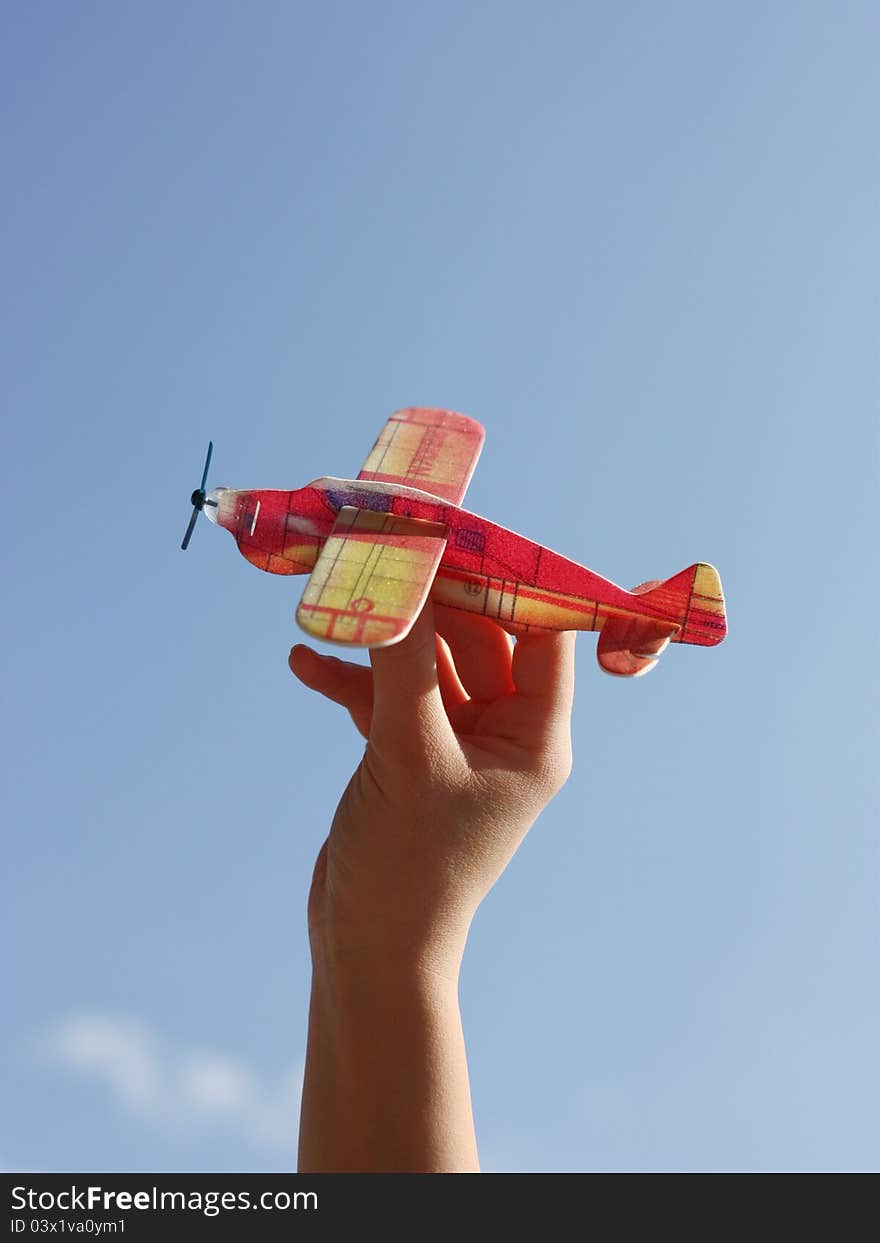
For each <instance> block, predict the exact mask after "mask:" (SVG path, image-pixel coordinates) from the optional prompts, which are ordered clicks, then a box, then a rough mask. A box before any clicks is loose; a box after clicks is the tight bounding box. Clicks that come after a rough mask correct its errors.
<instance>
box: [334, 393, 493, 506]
mask: <svg viewBox="0 0 880 1243" xmlns="http://www.w3.org/2000/svg"><path fill="white" fill-rule="evenodd" d="M485 435H486V433H485V431H484V430H483V428H482V426H481V425H480V424H479V423H478V422H477V421H476V419H469V418H468V417H467V415H464V414H454V413H453V412H452V411H451V410H428V409H426V408H424V407H421V406H412V407H410V408H409V409H407V410H398V411H397V412H396V413H395V414H392V416H391V418H390V419H389V420H388V422H387V423H386V424H385V426H384V427H383V428H382V431H381V432H380V434H379V439H378V440H377V441H376V443H375V445H374V446H373V449H372V451H371V453H370V456H369V457H368V458H367V460H366V462H364V468H363V470H362V471H361V473H360V474H359V475H358V479H373V480H378V481H380V482H382V483H403V484H406V485H407V486H408V487H410V488H421V489H422V491H423V492H430V493H431V494H432V495H433V496H439V497H441V498H442V499H443V500H445V501H452V503H453V504H454V505H460V504H461V502H462V501H463V500H464V494H465V492H466V490H467V486H468V482H469V481H470V477H471V475H472V474H473V473H474V467H475V466H476V464H477V458H478V457H479V456H480V450H481V449H482V447H483V439H484V437H485Z"/></svg>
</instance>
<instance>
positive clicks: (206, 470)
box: [199, 440, 214, 492]
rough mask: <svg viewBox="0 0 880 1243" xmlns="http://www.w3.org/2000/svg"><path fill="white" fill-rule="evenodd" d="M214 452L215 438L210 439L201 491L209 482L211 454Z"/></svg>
mask: <svg viewBox="0 0 880 1243" xmlns="http://www.w3.org/2000/svg"><path fill="white" fill-rule="evenodd" d="M213 452H214V442H213V440H209V441H208V456H207V457H206V458H205V469H204V470H203V471H202V482H201V486H200V487H199V491H200V492H204V490H205V484H206V483H207V482H208V471H209V469H210V467H211V454H212V453H213Z"/></svg>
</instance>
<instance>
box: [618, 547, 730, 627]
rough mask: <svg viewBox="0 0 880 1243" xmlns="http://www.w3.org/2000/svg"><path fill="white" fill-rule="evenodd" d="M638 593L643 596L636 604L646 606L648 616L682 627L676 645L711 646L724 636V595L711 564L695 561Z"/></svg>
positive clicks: (725, 620)
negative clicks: (678, 572) (670, 576)
mask: <svg viewBox="0 0 880 1243" xmlns="http://www.w3.org/2000/svg"><path fill="white" fill-rule="evenodd" d="M638 594H640V595H641V597H642V598H641V600H640V601H639V603H640V604H646V605H648V606H649V608H648V610H646V611H648V612H649V613H650V615H651V616H653V617H657V618H658V619H660V620H663V621H670V622H676V623H677V624H678V625H679V626H680V627H681V633H680V634H679V635H677V636H676V637H675V640H674V642H676V643H696V644H697V646H699V647H714V646H715V644H716V643H720V642H721V640H722V639H723V638H724V636H725V635H726V634H727V616H726V614H725V612H724V592H723V591H722V589H721V579H720V578H719V577H718V571H717V570H716V569H715V567H714V565H706V564H705V562H702V561H701V562H698V563H697V565H692V566H689V567H688V569H686V570H682V572H681V573H680V574H676V575H675V576H674V577H673V578H667V580H666V582H665V583H659V584H657V585H656V586H653V585H652V587H651V589H650V590H649V591H646V592H643V593H642V592H640V593H638Z"/></svg>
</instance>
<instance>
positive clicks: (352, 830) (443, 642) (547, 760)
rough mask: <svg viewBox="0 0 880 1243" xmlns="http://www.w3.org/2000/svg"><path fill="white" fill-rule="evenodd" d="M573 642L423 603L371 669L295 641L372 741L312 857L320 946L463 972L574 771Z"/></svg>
mask: <svg viewBox="0 0 880 1243" xmlns="http://www.w3.org/2000/svg"><path fill="white" fill-rule="evenodd" d="M435 626H436V630H437V636H435ZM441 636H442V637H441ZM574 641H575V635H574V634H573V633H559V634H546V633H545V634H529V635H525V636H524V637H522V638H520V639H519V640H518V641H517V642H516V643H515V644H514V643H513V642H512V640H511V639H510V638H509V637H508V635H507V634H506V633H505V632H504V631H503V630H502V629H501V628H500V627H499V626H497V625H495V623H494V622H492V621H490V620H489V619H488V618H485V617H482V616H479V615H472V614H467V613H463V612H460V611H458V610H455V609H446V608H437V609H435V610H434V611H433V613H432V608H431V605H430V604H429V605H428V606H427V607H426V609H425V610H424V612H423V613H422V615H421V617H420V618H419V619H418V620H417V622H416V623H415V625H414V626H413V629H412V631H411V632H410V634H409V635H408V636H407V638H406V639H404V640H403V641H402V642H400V643H398V644H396V645H395V646H393V647H390V648H385V649H376V650H373V651H372V652H371V653H370V656H371V663H372V669H370V668H367V667H365V666H362V665H355V664H350V663H348V662H345V661H340V660H336V659H334V658H332V657H325V656H319V655H318V654H317V653H316V652H313V651H312V650H311V649H310V648H307V647H303V646H297V647H294V648H293V650H292V651H291V653H290V667H291V669H292V670H293V672H294V673H295V674H296V676H297V677H298V678H299V679H300V680H301V681H302V682H304V683H305V684H306V685H307V686H309V687H311V688H312V689H314V690H317V691H320V692H321V694H323V695H326V696H327V697H328V698H329V699H332V700H334V701H335V702H336V703H339V704H341V705H342V706H343V707H345V708H347V709H348V711H349V712H350V713H351V716H352V719H353V720H354V723H355V725H356V726H357V728H358V729H359V730H360V732H361V733H362V734H363V735H364V737H365V738H366V740H367V745H366V749H365V752H364V758H363V760H362V761H361V763H360V764H359V766H358V768H357V770H356V772H355V774H354V776H353V777H352V779H351V781H350V783H349V785H348V788H347V789H346V791H345V794H344V795H343V797H342V800H341V802H340V804H339V807H338V809H337V812H336V816H335V819H334V821H333V826H332V828H331V831H330V835H329V837H328V839H327V841H326V842H325V844H324V846H323V848H322V850H321V853H320V855H319V857H318V862H317V864H316V867H315V875H314V879H313V883H312V890H311V894H310V897H309V928H310V932H311V935H312V941H313V947H314V948H320V951H321V953H322V955H326V954H329V955H330V957H331V959H333V960H334V961H342V960H345V961H348V962H350V961H351V960H353V959H354V958H359V957H361V956H362V955H364V954H366V955H368V956H369V955H373V956H374V957H375V955H376V954H379V955H381V956H382V957H383V958H385V959H386V960H388V961H389V965H391V962H392V961H396V962H400V961H401V960H402V959H403V960H406V961H408V962H409V963H410V964H418V965H420V966H427V967H430V968H431V969H432V970H435V971H440V972H442V973H444V974H451V973H453V972H454V971H456V970H457V967H458V961H459V959H460V956H461V952H462V950H463V948H464V942H465V938H466V936H467V930H468V927H469V925H470V922H471V919H472V917H473V915H474V912H475V911H476V909H477V906H478V905H479V903H480V902H481V901H482V899H483V897H484V896H485V895H486V893H487V892H488V890H489V889H490V888H491V886H492V885H493V884H494V882H495V881H496V880H497V878H498V877H499V876H500V874H501V872H502V871H503V870H504V867H505V866H506V864H507V863H508V861H509V860H510V858H511V857H512V855H513V854H514V852H515V850H516V848H517V846H518V845H519V843H520V842H521V841H522V839H523V837H524V836H525V834H526V832H527V831H528V829H529V828H530V827H531V825H532V823H533V822H534V820H535V818H536V817H537V815H538V814H539V812H540V811H541V810H542V808H543V807H544V806H545V805H546V804H547V803H548V802H549V801H550V799H551V798H552V797H553V795H554V794H555V793H556V792H557V791H558V790H559V789H560V787H561V786H562V785H563V783H564V782H565V780H566V778H567V777H568V774H569V771H570V768H571V742H570V732H569V721H570V716H571V704H572V693H573V688H574Z"/></svg>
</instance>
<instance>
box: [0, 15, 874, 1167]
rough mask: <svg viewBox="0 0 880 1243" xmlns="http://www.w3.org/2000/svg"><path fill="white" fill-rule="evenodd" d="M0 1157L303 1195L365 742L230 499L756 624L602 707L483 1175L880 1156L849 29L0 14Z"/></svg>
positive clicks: (590, 720) (863, 362)
mask: <svg viewBox="0 0 880 1243" xmlns="http://www.w3.org/2000/svg"><path fill="white" fill-rule="evenodd" d="M2 20H3V27H4V33H3V38H2V53H0V55H2V72H0V94H2V117H0V125H2V167H3V172H4V194H3V216H4V223H3V228H2V232H0V247H2V255H3V280H2V293H0V299H2V311H0V314H2V333H0V336H2V342H0V344H2V393H3V420H4V421H3V426H4V452H3V455H2V458H3V463H2V475H3V491H2V495H3V505H4V510H5V514H6V525H7V531H8V538H7V539H6V541H5V543H4V549H3V559H4V573H3V582H4V587H5V591H4V600H5V605H4V608H3V611H2V623H0V624H2V635H3V639H2V660H3V664H4V669H3V701H4V708H5V711H4V713H3V718H4V723H3V730H4V739H3V746H2V757H3V759H2V767H3V784H4V798H3V806H4V815H3V829H2V832H3V851H2V858H3V864H4V868H3V870H4V901H3V943H4V946H5V954H4V971H3V1006H2V1009H3V1013H4V1018H3V1024H2V1036H3V1050H4V1051H3V1056H2V1060H0V1083H2V1102H3V1105H2V1109H0V1162H2V1164H3V1165H4V1166H5V1167H6V1168H11V1169H37V1170H71V1169H76V1170H96V1171H100V1170H163V1171H170V1170H284V1169H291V1168H293V1165H294V1161H295V1134H296V1126H297V1112H298V1081H299V1077H300V1075H301V1067H302V1056H303V1049H304V1038H305V1024H306V1007H307V996H308V981H309V963H308V955H307V946H306V936H305V915H304V910H305V899H306V893H307V889H308V883H309V878H310V873H311V867H312V863H313V860H314V856H315V854H316V852H317V850H318V848H319V846H320V843H321V841H322V839H323V836H324V834H325V832H326V829H327V826H328V823H329V819H330V816H331V814H332V811H333V808H334V806H335V803H336V799H337V797H338V795H339V793H340V791H341V789H342V788H343V786H344V783H345V781H346V780H347V778H348V775H349V774H350V772H351V770H352V768H353V767H354V765H355V763H356V761H357V759H358V756H359V753H360V743H359V739H358V737H357V735H356V734H355V733H354V730H353V729H352V728H351V727H350V725H349V723H348V720H347V718H345V717H344V716H343V714H342V713H341V712H340V711H339V710H338V709H335V708H334V707H333V706H332V705H328V704H325V703H324V702H323V701H318V700H317V699H316V698H314V697H313V696H310V694H309V692H307V691H306V690H305V689H304V688H302V687H301V686H300V685H299V684H298V683H296V682H295V680H294V679H293V678H292V676H291V675H290V674H289V672H288V671H287V667H286V659H287V652H288V649H289V647H290V645H291V643H293V642H295V641H297V638H298V632H297V629H296V626H295V622H294V611H295V607H296V603H297V601H298V598H299V593H300V590H301V586H302V580H285V579H281V578H277V577H274V576H270V575H265V574H260V573H258V572H257V571H256V570H254V569H253V568H252V567H251V566H250V565H248V564H247V563H246V562H245V561H244V559H243V558H241V557H240V556H239V555H238V553H237V552H236V549H235V546H234V544H233V543H232V541H231V540H230V539H229V537H228V536H227V535H226V534H225V533H223V532H220V531H217V530H215V529H213V528H211V527H210V526H209V525H208V524H207V523H205V522H200V524H199V528H198V530H197V531H196V534H195V536H194V538H193V543H192V546H191V548H190V550H189V552H188V553H187V554H186V555H184V554H183V553H181V552H180V551H179V543H180V540H181V537H182V535H183V531H184V528H185V526H186V522H187V519H188V516H189V512H190V508H189V503H188V498H189V493H190V492H191V490H192V488H193V487H195V486H196V485H197V483H198V479H199V475H200V472H201V468H202V462H203V459H204V454H205V448H206V444H207V441H208V438H209V437H213V439H214V442H215V446H216V448H215V457H214V462H215V465H214V468H213V469H212V472H211V483H212V484H214V485H216V484H220V483H226V484H229V485H232V486H238V487H249V486H250V487H281V488H288V487H298V486H301V485H302V484H303V483H305V482H307V481H308V480H310V479H312V478H314V477H315V476H318V475H323V474H335V475H349V474H354V473H356V472H357V470H358V468H359V466H360V465H361V463H362V461H363V459H364V457H365V456H366V453H367V452H368V450H369V448H370V446H371V445H372V443H373V440H374V438H375V436H376V434H377V432H378V430H379V427H380V426H381V424H382V422H383V421H384V419H385V418H386V416H387V415H388V414H389V413H390V412H391V411H393V410H394V409H396V408H398V407H401V406H405V405H410V404H423V405H434V406H445V407H448V408H451V409H456V410H461V411H463V412H465V413H468V414H471V415H473V416H475V417H476V418H478V419H480V420H481V421H482V422H483V423H484V425H485V426H486V429H487V439H486V446H485V449H484V453H483V457H482V459H481V461H480V464H479V467H478V469H477V473H476V475H475V477H474V480H473V483H472V486H471V489H470V492H469V495H468V505H469V507H470V508H471V509H474V510H476V511H477V512H478V513H483V514H485V515H486V516H488V517H491V518H492V519H494V520H496V521H499V522H502V523H505V524H507V525H509V526H511V527H513V528H514V529H516V530H520V531H522V532H523V533H524V534H527V535H529V536H530V537H531V538H534V539H539V540H541V541H543V542H544V543H546V544H547V545H549V546H550V547H552V548H555V549H556V550H558V551H559V552H562V553H564V554H565V555H567V556H569V557H572V558H574V559H576V560H579V561H582V562H584V563H586V564H587V565H589V566H591V567H592V568H593V569H595V570H596V571H598V572H599V573H601V574H604V575H606V576H607V577H609V578H612V579H614V580H615V581H618V582H621V583H622V584H624V585H627V586H630V585H632V584H635V583H638V582H641V581H642V580H644V579H646V578H654V577H665V576H667V575H669V574H672V573H674V572H676V571H678V570H680V569H682V568H683V567H685V566H687V565H689V564H691V563H692V562H693V561H696V560H708V561H711V562H713V563H714V564H715V565H717V566H718V568H719V570H720V572H721V576H722V580H723V583H724V586H725V591H726V594H727V600H728V608H729V618H730V637H729V639H728V641H727V642H726V643H725V644H724V645H722V646H721V647H720V648H717V649H714V650H701V649H698V648H673V649H672V650H670V651H669V652H667V653H666V655H665V656H664V657H663V658H662V660H661V662H660V665H659V666H658V668H657V669H656V670H655V671H654V672H653V673H651V674H649V675H648V676H647V677H646V678H643V679H640V680H637V681H635V682H631V683H624V682H620V681H617V680H614V679H610V678H607V677H605V675H603V674H602V673H601V672H600V671H599V669H598V666H597V664H596V661H595V654H594V648H595V638H594V637H593V636H591V635H585V636H582V637H581V638H580V639H579V641H578V690H577V702H576V711H575V723H574V724H575V748H574V749H575V765H574V774H573V776H572V778H571V780H570V782H569V784H568V786H567V787H566V788H565V790H564V791H563V793H562V794H561V795H560V796H559V797H558V798H557V799H556V801H555V802H554V803H553V804H552V806H551V807H550V808H549V809H548V811H547V812H546V813H545V814H544V816H543V817H542V819H541V820H540V821H539V823H538V825H537V826H536V827H535V829H534V831H533V833H532V834H531V835H530V837H529V839H528V840H527V842H526V843H525V845H524V846H523V848H522V849H521V851H520V852H519V854H518V856H517V857H516V859H515V860H514V862H513V863H512V864H511V865H510V867H509V868H508V870H507V872H506V873H505V875H504V876H503V878H502V879H501V881H500V882H499V884H498V885H497V886H496V888H495V890H493V892H492V893H491V895H490V896H489V898H488V899H487V901H486V902H485V904H484V906H483V908H482V909H481V911H480V912H479V915H478V917H477V920H476V922H475V925H474V928H473V932H472V936H471V940H470V945H469V950H468V954H467V958H466V963H465V969H464V974H463V981H462V1007H463V1014H464V1023H465V1030H466V1035H467V1040H468V1048H469V1056H470V1067H471V1079H472V1087H473V1094H474V1106H475V1114H476V1122H477V1130H478V1134H479V1139H480V1147H481V1152H482V1156H483V1160H484V1164H485V1167H486V1168H487V1169H491V1170H529V1171H532V1170H550V1171H577V1170H606V1169H612V1170H718V1169H723V1170H745V1169H749V1170H776V1169H788V1170H815V1169H850V1170H866V1169H876V1168H877V1166H878V1161H880V1138H878V1127H877V1118H878V1116H880V1091H878V1074H877V1049H878V1047H880V1006H878V995H877V966H878V955H877V948H878V937H877V931H878V918H877V881H878V867H877V843H876V827H877V824H876V822H877V806H878V789H877V779H876V756H877V724H876V703H877V690H878V687H877V678H876V673H875V654H874V650H873V649H874V647H875V644H876V616H877V606H878V599H877V586H876V583H877V571H876V554H875V549H876V539H877V506H876V499H875V498H876V489H877V465H878V452H877V449H878V443H877V398H878V383H877V380H878V368H877V357H878V356H877V322H878V301H880V299H878V275H880V263H878V259H880V245H878V206H880V202H878V200H880V194H878V190H880V173H878V160H877V117H878V106H880V88H878V77H877V71H876V68H877V66H876V62H877V47H878V43H880V12H878V8H877V6H876V5H875V4H873V3H870V2H865V3H850V2H847V0H844V2H842V3H833V4H832V3H809V2H804V3H791V2H784V0H783V2H781V3H778V4H772V5H769V4H764V3H752V2H750V0H746V3H743V4H737V5H726V4H705V3H699V2H693V3H686V2H680V0H672V2H671V3H669V4H663V5H657V4H652V3H622V4H610V3H586V2H582V3H562V2H559V0H549V2H548V0H542V2H541V3H537V2H535V3H522V2H509V3H505V2H501V0H495V2H488V3H462V2H460V0H452V2H448V3H445V4H443V5H437V4H427V3H420V2H418V0H416V2H414V3H396V2H389V0H377V2H376V3H364V4H362V3H353V2H350V3H328V2H327V0H322V2H321V3H309V4H304V3H294V2H290V3H275V2H270V0H259V2H257V3H251V4H245V3H225V2H221V0H212V2H210V3H208V2H194V3H186V4H179V3H165V2H161V3H149V4H147V3H141V4H138V3H125V2H123V3H119V2H116V0H113V2H112V3H111V2H109V0H108V2H90V3H77V4H62V3H58V2H54V3H45V2H42V0H27V3H25V2H24V0H18V2H16V3H6V4H5V5H4V6H3V17H2Z"/></svg>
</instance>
